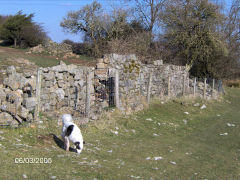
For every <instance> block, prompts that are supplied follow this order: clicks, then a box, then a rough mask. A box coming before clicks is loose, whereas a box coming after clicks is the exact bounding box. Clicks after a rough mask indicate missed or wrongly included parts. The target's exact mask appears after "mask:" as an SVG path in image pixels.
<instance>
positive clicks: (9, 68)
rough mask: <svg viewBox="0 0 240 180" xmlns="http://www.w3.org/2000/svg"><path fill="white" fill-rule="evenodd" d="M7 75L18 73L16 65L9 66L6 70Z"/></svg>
mask: <svg viewBox="0 0 240 180" xmlns="http://www.w3.org/2000/svg"><path fill="white" fill-rule="evenodd" d="M6 73H7V75H8V76H9V75H16V69H15V67H14V66H8V67H7V70H6Z"/></svg>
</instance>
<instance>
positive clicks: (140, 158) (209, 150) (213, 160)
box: [0, 89, 240, 179]
mask: <svg viewBox="0 0 240 180" xmlns="http://www.w3.org/2000/svg"><path fill="white" fill-rule="evenodd" d="M227 92H228V93H227V95H226V97H224V99H222V100H221V101H214V102H203V101H201V100H198V102H200V106H201V105H202V104H205V105H206V106H207V108H206V109H202V110H201V109H200V107H194V106H193V104H195V103H196V102H197V100H195V101H192V100H177V101H171V102H167V103H164V102H155V103H153V104H152V105H151V106H150V107H149V109H146V110H145V111H143V112H139V113H137V114H135V115H132V116H128V117H123V116H121V115H118V114H117V113H115V115H114V118H113V116H112V117H111V118H110V117H108V116H106V117H105V118H103V119H102V120H99V121H96V122H93V123H90V124H88V125H87V126H85V127H82V133H83V136H84V139H85V141H86V145H85V147H84V151H83V152H82V154H80V155H79V156H78V155H77V154H75V153H74V152H65V151H64V150H63V149H61V146H62V141H61V140H60V139H58V138H57V137H59V134H60V131H61V127H60V126H57V125H56V120H50V119H46V118H45V117H42V118H43V120H44V121H45V122H44V123H42V124H32V125H31V127H23V128H19V129H15V130H14V129H0V133H1V134H0V164H1V168H0V179H22V178H24V177H25V178H26V177H27V178H28V179H239V178H240V144H239V139H240V133H239V132H240V118H239V117H240V90H239V89H228V90H227ZM184 112H188V113H189V114H185V113H184ZM53 134H54V135H56V136H57V137H56V136H54V135H53ZM15 158H35V160H36V158H51V163H45V164H44V163H42V164H41V163H34V164H30V163H27V161H28V160H27V159H25V163H15Z"/></svg>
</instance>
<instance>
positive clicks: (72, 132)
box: [61, 114, 84, 154]
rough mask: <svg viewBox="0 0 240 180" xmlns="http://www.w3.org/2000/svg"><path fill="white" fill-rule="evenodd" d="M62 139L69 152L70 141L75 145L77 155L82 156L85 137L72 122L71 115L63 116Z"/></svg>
mask: <svg viewBox="0 0 240 180" xmlns="http://www.w3.org/2000/svg"><path fill="white" fill-rule="evenodd" d="M62 123H63V128H62V134H61V135H62V138H63V140H64V148H65V150H66V151H69V147H70V141H71V142H72V143H73V144H74V145H75V148H76V150H77V153H78V154H80V153H81V152H82V149H83V143H84V142H83V137H82V133H81V130H80V129H79V128H78V127H77V125H76V124H74V123H73V122H72V116H71V115H70V114H64V115H63V116H62Z"/></svg>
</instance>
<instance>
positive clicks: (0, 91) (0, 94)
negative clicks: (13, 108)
mask: <svg viewBox="0 0 240 180" xmlns="http://www.w3.org/2000/svg"><path fill="white" fill-rule="evenodd" d="M5 99H6V93H5V92H4V90H3V89H0V100H1V101H5Z"/></svg>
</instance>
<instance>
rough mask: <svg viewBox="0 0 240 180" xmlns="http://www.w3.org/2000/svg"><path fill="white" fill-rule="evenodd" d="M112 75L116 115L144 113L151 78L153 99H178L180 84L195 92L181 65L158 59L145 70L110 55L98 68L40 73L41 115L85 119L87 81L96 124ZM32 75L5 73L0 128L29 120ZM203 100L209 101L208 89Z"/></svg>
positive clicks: (109, 102) (130, 59) (108, 102)
mask: <svg viewBox="0 0 240 180" xmlns="http://www.w3.org/2000/svg"><path fill="white" fill-rule="evenodd" d="M116 70H117V71H118V72H119V96H120V110H122V111H123V112H125V113H127V114H128V113H131V112H133V111H138V110H141V109H143V104H144V103H145V102H146V98H147V93H148V86H149V79H150V78H149V77H150V74H151V75H152V86H151V91H150V94H151V98H159V97H162V96H167V95H169V94H168V90H170V91H169V93H170V96H171V97H177V96H181V95H182V94H183V82H184V87H185V94H186V95H187V94H192V93H193V80H191V79H189V73H188V71H187V69H186V68H185V67H183V66H175V65H169V64H163V62H162V61H161V60H157V61H154V63H153V64H148V65H145V64H142V63H141V62H140V61H139V60H138V59H137V57H136V56H135V55H117V54H108V55H105V56H104V58H102V59H98V63H97V65H96V67H83V66H77V65H73V64H71V65H66V64H65V63H63V62H61V63H60V65H58V66H54V67H49V68H42V75H41V76H42V78H41V92H40V110H41V111H42V112H47V113H48V112H49V114H50V113H53V112H58V113H59V115H61V114H63V113H71V114H73V115H74V116H75V117H84V116H85V115H86V111H85V107H86V101H87V96H86V94H87V77H89V78H88V79H89V92H90V95H89V99H88V100H89V102H90V112H89V116H88V117H89V118H90V119H97V118H98V116H99V115H101V113H102V111H103V110H104V109H105V108H108V107H110V106H114V104H115V99H114V93H115V74H116ZM36 74H37V72H35V73H33V74H31V73H16V70H15V68H14V67H13V66H11V67H9V68H8V69H7V78H5V79H4V81H3V84H2V85H0V125H1V124H3V123H7V124H14V125H16V124H18V123H22V122H23V121H32V120H33V115H34V114H33V113H34V109H35V107H36V104H37V98H36ZM184 77H185V78H184ZM184 79H185V80H184ZM169 82H170V87H169ZM203 86H204V85H203V83H202V82H198V85H197V93H199V94H200V96H203ZM206 96H208V97H211V87H210V86H209V85H207V90H206ZM55 117H56V116H55ZM80 119H81V118H80ZM13 122H14V123H13Z"/></svg>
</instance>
